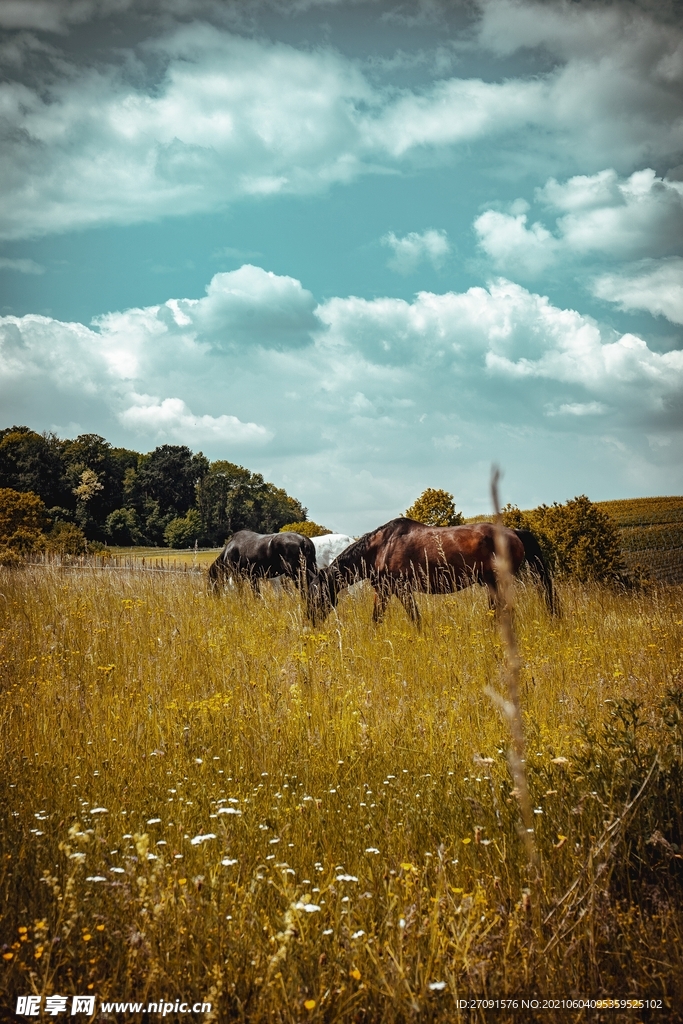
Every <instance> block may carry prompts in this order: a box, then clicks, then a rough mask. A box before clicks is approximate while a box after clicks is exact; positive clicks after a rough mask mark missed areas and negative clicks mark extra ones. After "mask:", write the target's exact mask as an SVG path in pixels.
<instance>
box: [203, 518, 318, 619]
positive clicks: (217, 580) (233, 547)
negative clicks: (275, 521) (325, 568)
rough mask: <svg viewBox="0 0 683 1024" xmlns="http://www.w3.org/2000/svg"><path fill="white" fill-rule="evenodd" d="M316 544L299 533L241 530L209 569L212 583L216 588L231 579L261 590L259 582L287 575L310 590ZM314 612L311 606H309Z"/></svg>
mask: <svg viewBox="0 0 683 1024" xmlns="http://www.w3.org/2000/svg"><path fill="white" fill-rule="evenodd" d="M316 573H317V566H316V561H315V547H314V545H313V541H312V540H311V539H310V537H303V536H301V534H299V533H289V532H288V533H254V532H253V531H252V530H239V531H238V532H237V533H235V534H233V536H232V537H231V539H230V540H229V541H228V543H227V544H226V545H225V547H224V548H223V550H222V551H221V553H220V555H219V556H218V558H217V559H216V561H215V562H213V563H212V564H211V566H210V568H209V584H210V585H211V586H212V587H213V588H214V589H215V588H216V587H218V586H219V585H220V584H224V583H226V582H227V581H228V579H234V580H235V581H236V582H237V583H241V582H248V583H250V584H251V586H252V587H253V589H254V590H255V592H256V593H258V586H259V581H260V580H263V579H274V578H275V577H277V576H287V577H289V578H290V579H292V580H293V581H294V584H295V586H297V587H298V588H299V589H303V590H304V591H305V593H306V598H307V602H308V600H309V594H310V584H311V582H312V581H313V580H314V578H315V577H316ZM308 611H309V615H311V607H310V606H309V607H308Z"/></svg>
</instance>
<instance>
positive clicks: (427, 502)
mask: <svg viewBox="0 0 683 1024" xmlns="http://www.w3.org/2000/svg"><path fill="white" fill-rule="evenodd" d="M405 514H406V516H407V517H408V519H415V520H416V521H417V522H418V523H424V524H425V526H459V525H460V524H461V523H463V522H464V521H465V520H464V518H463V515H462V512H456V510H455V501H454V500H453V495H452V494H450V493H449V492H448V491H444V490H441V489H437V488H434V487H428V488H427V489H426V490H425V491H423V492H422V494H421V495H420V497H419V498H418V499H417V500H416V501H414V502H413V504H412V505H411V506H410V508H409V509H406V513H405Z"/></svg>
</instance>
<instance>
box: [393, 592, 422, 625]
mask: <svg viewBox="0 0 683 1024" xmlns="http://www.w3.org/2000/svg"><path fill="white" fill-rule="evenodd" d="M399 599H400V601H401V604H402V605H403V607H404V608H405V610H406V612H407V613H408V615H409V616H410V618H411V620H412V621H413V622H414V623H415V625H416V626H417V628H418V629H421V628H422V616H421V615H420V609H419V608H418V606H417V600H416V599H415V591H414V590H413V588H412V587H403V588H402V589H401V592H400V594H399Z"/></svg>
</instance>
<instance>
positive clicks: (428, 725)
mask: <svg viewBox="0 0 683 1024" xmlns="http://www.w3.org/2000/svg"><path fill="white" fill-rule="evenodd" d="M560 599H561V602H562V607H563V612H564V614H563V617H562V618H561V619H558V620H551V619H550V618H549V617H548V615H547V613H546V611H545V609H544V607H543V603H542V599H541V597H540V595H539V594H538V593H537V592H536V590H535V589H534V588H533V587H531V586H529V587H528V588H527V587H526V586H524V585H518V592H517V606H516V612H515V630H516V636H517V642H518V645H519V650H520V654H521V658H522V668H521V672H520V676H519V686H520V694H521V703H522V707H523V709H524V730H525V736H526V765H525V769H526V777H527V780H528V784H529V788H530V794H531V799H532V804H533V811H534V828H535V836H534V838H535V849H536V851H537V857H538V885H537V891H535V892H534V893H533V894H531V896H530V894H529V870H528V857H527V853H526V851H525V849H524V847H523V845H522V843H521V842H520V838H519V834H518V824H519V822H518V818H519V809H518V804H517V801H516V799H515V794H514V793H513V791H512V789H513V783H512V781H511V780H510V777H509V772H508V768H507V762H506V756H505V751H506V748H507V746H508V742H509V741H508V738H507V726H506V724H505V722H504V720H503V719H502V718H501V716H500V715H499V714H498V712H497V711H496V709H495V708H494V707H492V704H491V700H490V698H489V697H488V696H487V694H486V692H485V691H486V688H487V687H496V688H500V685H501V671H502V662H503V652H502V650H501V643H500V640H499V637H498V634H497V632H496V628H495V621H494V619H493V616H492V613H491V612H490V611H489V610H488V607H487V602H486V595H485V593H484V592H483V591H482V590H479V589H472V590H470V591H468V592H464V593H462V594H460V595H457V596H455V597H441V598H439V597H423V598H421V599H420V603H421V610H422V612H423V617H424V624H423V629H422V631H421V632H418V631H416V629H415V628H414V626H412V625H411V624H410V623H409V621H408V619H407V618H406V616H405V612H404V611H403V609H402V608H401V607H400V606H399V605H398V603H397V602H392V604H391V605H390V608H389V611H388V614H387V617H386V619H385V621H384V622H383V623H382V624H381V625H380V626H373V625H372V623H371V621H370V620H371V597H370V595H369V594H366V593H363V592H361V593H360V595H357V596H354V597H352V596H347V597H346V598H345V599H343V600H342V601H341V602H340V607H339V610H338V612H339V613H338V616H332V617H331V618H330V619H328V621H327V623H326V624H325V626H324V627H323V628H320V629H314V630H311V629H310V628H308V627H307V626H306V625H305V623H304V620H303V618H302V608H301V603H300V599H299V598H298V597H297V596H296V595H295V594H291V593H282V592H280V593H278V592H274V591H272V590H270V589H269V588H268V589H266V591H265V595H264V597H263V598H261V599H258V598H255V597H254V596H253V595H251V594H250V593H248V592H245V593H243V594H239V593H238V592H235V591H233V592H228V593H226V594H224V595H223V596H221V597H219V598H215V597H212V596H210V595H209V594H208V593H207V592H206V589H205V586H204V583H203V580H202V578H201V577H199V576H194V575H192V574H185V575H178V576H172V575H162V574H158V575H154V574H153V573H145V572H142V571H140V572H137V571H130V572H107V571H103V570H99V571H95V570H93V571H87V570H79V571H78V572H76V571H70V570H68V569H61V570H59V569H50V568H45V567H33V568H30V569H27V570H25V571H19V572H8V571H7V572H5V573H4V574H3V575H2V577H1V578H0V617H1V620H0V626H1V629H2V632H1V634H0V638H1V645H2V646H1V648H0V661H1V667H2V693H1V696H0V735H1V739H0V742H1V744H2V770H1V771H0V787H1V791H2V801H1V810H0V814H1V815H2V826H1V842H2V850H1V854H0V855H1V858H2V859H1V861H0V865H1V866H0V944H3V945H2V957H3V959H2V960H1V961H0V964H1V966H0V987H1V988H2V992H3V993H4V996H3V999H4V1000H5V1001H6V1002H5V1005H6V1006H7V1007H13V1005H14V1003H13V1000H14V998H15V997H16V995H18V994H19V995H20V994H26V993H28V992H30V991H35V992H38V993H45V994H48V993H59V994H63V995H67V994H70V993H79V994H80V993H85V992H92V993H94V994H96V995H97V996H98V997H99V998H101V999H110V998H115V999H118V1000H126V999H140V1000H148V999H152V998H157V997H159V998H161V997H163V998H166V999H175V998H186V999H188V1000H195V999H196V1000H208V1001H210V1002H212V1003H213V1004H214V1006H215V1008H216V1014H217V1019H221V1020H243V1021H248V1022H260V1021H266V1020H268V1021H282V1022H294V1021H301V1020H303V1019H307V1020H312V1021H313V1020H316V1021H323V1020H324V1021H356V1020H358V1021H361V1020H363V1021H387V1022H393V1021H407V1020H414V1019H418V1018H419V1020H420V1021H423V1020H425V1021H448V1022H451V1021H458V1020H484V1019H485V1018H486V1013H485V1011H484V1009H479V1010H476V1011H473V1013H472V1014H470V1013H469V1011H465V1010H464V1009H460V1008H459V1006H458V1000H463V999H467V998H481V999H492V1000H499V1001H500V1000H503V999H509V1000H515V999H517V1000H521V999H530V998H537V999H539V1000H543V999H556V1000H562V999H565V1000H571V999H590V998H598V997H617V998H624V999H627V998H643V999H661V1000H663V1006H664V1007H665V1008H668V1009H666V1019H668V1020H674V1019H681V1010H680V1007H681V1005H683V954H682V950H681V905H682V902H683V901H682V899H681V896H682V882H683V873H682V871H681V868H682V866H683V859H682V856H681V855H682V854H683V850H681V849H680V844H681V843H682V842H683V838H682V837H683V795H682V786H681V783H683V767H682V766H683V656H682V645H681V640H682V638H683V614H682V608H681V600H680V590H676V589H675V588H671V589H669V590H667V589H661V590H659V591H653V592H650V593H647V594H619V593H615V592H612V591H609V590H602V589H597V588H596V589H590V588H572V587H568V586H565V588H564V589H562V590H561V593H560ZM202 836H203V837H205V838H203V839H202ZM532 897H533V899H532ZM534 899H537V901H538V904H539V920H535V919H534V914H533V913H532V903H533V900H534ZM662 1012H664V1011H662ZM624 1013H625V1016H623V1019H629V1020H645V1019H648V1018H647V1012H646V1011H645V1010H643V1011H635V1015H634V1011H630V1012H628V1013H626V1011H624ZM603 1016H604V1019H605V1020H611V1021H617V1020H620V1019H622V1014H621V1012H620V1011H612V1010H610V1011H605V1012H604V1014H603V1013H602V1011H596V1010H592V1011H590V1012H588V1011H586V1013H585V1015H584V1016H583V1018H582V1016H581V1014H580V1013H579V1014H578V1016H577V1011H576V1010H564V1009H562V1008H561V1007H560V1008H558V1009H555V1010H553V1011H551V1012H550V1015H549V1014H548V1013H547V1012H546V1013H540V1011H539V1019H540V1018H541V1017H542V1019H544V1020H546V1021H547V1020H550V1019H553V1020H563V1019H571V1020H576V1019H591V1020H595V1019H602V1018H603ZM47 1019H52V1018H47ZM116 1019H118V1020H120V1019H123V1018H122V1017H117V1018H116ZM487 1019H488V1018H487ZM495 1019H496V1020H498V1021H505V1020H508V1019H510V1020H512V1019H527V1020H531V1019H535V1011H528V1012H526V1013H525V1015H524V1016H522V1017H520V1016H519V1011H518V1013H517V1014H515V1013H514V1012H513V1011H512V1010H507V1009H501V1008H500V1003H499V1008H498V1009H497V1010H496V1012H495ZM660 1019H664V1018H661V1017H660Z"/></svg>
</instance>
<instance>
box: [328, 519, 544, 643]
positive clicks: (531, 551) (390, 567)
mask: <svg viewBox="0 0 683 1024" xmlns="http://www.w3.org/2000/svg"><path fill="white" fill-rule="evenodd" d="M496 529H497V528H496V527H495V526H493V525H492V524H491V523H474V524H472V525H471V526H425V525H424V524H423V523H417V522H415V520H413V519H404V518H401V519H392V520H391V522H390V523H385V525H384V526H380V527H378V528H377V529H376V530H372V531H371V532H370V533H366V534H365V535H364V536H363V537H361V538H360V539H359V540H357V541H356V542H355V543H354V544H351V545H349V547H348V548H346V550H345V551H342V553H341V554H340V555H338V556H337V558H335V560H334V561H333V562H332V563H331V565H330V566H329V567H328V568H327V569H323V570H321V572H320V573H319V575H318V579H317V581H315V583H314V584H313V585H312V589H314V597H315V601H316V603H317V608H318V610H319V617H323V618H324V617H325V616H326V615H327V614H329V612H330V611H331V609H332V608H333V607H334V606H335V605H336V603H337V597H338V594H339V591H340V590H342V589H343V588H344V587H348V586H350V585H351V584H353V583H357V582H358V581H359V580H361V579H367V580H369V581H370V583H371V584H372V586H373V587H374V589H375V608H374V612H373V619H374V621H375V622H377V621H379V619H381V617H382V615H383V614H384V610H385V608H386V606H387V602H388V601H389V598H390V597H391V596H392V594H395V595H396V596H397V597H398V598H399V600H400V601H401V602H402V603H403V605H404V607H405V609H406V611H407V612H408V614H409V616H410V617H411V619H412V620H413V621H414V622H416V623H419V621H420V613H419V611H418V607H417V602H416V600H415V593H416V592H422V593H431V594H451V593H453V592H454V591H456V590H462V589H463V588H465V587H469V586H472V584H473V583H483V584H484V585H485V586H486V587H487V588H488V591H489V599H490V601H491V603H492V604H493V605H495V603H496V597H497V584H496V573H495V556H496V544H495V539H496ZM500 529H501V530H502V534H503V539H504V541H505V542H507V548H508V559H509V562H510V568H511V570H512V572H513V573H517V572H519V570H520V568H521V566H522V565H523V563H524V561H525V560H526V561H527V562H528V565H529V568H530V569H531V571H532V572H533V573H535V575H536V576H538V577H539V579H540V581H541V582H542V584H543V587H544V590H545V598H546V603H547V605H548V608H549V610H550V611H551V612H555V598H554V593H553V584H552V579H551V576H550V573H549V571H548V566H547V564H546V562H545V559H544V557H543V553H542V551H541V548H540V546H539V544H538V541H537V540H536V538H535V537H534V535H533V533H530V532H529V531H528V530H509V529H507V528H506V527H501V528H500Z"/></svg>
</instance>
